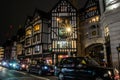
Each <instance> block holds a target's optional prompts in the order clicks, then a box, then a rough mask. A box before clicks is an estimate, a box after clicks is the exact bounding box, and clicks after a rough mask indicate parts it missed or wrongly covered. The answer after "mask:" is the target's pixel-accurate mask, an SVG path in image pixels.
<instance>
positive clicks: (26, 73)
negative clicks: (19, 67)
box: [12, 70, 27, 75]
mask: <svg viewBox="0 0 120 80" xmlns="http://www.w3.org/2000/svg"><path fill="white" fill-rule="evenodd" d="M12 71H14V72H18V73H21V74H23V75H26V74H27V73H25V72H22V71H16V70H12Z"/></svg>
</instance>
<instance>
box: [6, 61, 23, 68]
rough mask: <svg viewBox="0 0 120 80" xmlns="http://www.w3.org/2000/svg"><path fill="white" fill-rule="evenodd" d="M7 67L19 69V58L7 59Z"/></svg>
mask: <svg viewBox="0 0 120 80" xmlns="http://www.w3.org/2000/svg"><path fill="white" fill-rule="evenodd" d="M8 68H9V69H15V70H20V69H21V65H20V61H19V60H9V61H8Z"/></svg>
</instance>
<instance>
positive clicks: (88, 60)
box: [75, 57, 100, 66]
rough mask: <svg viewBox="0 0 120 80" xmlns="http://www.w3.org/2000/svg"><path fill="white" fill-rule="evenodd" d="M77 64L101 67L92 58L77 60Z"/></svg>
mask: <svg viewBox="0 0 120 80" xmlns="http://www.w3.org/2000/svg"><path fill="white" fill-rule="evenodd" d="M75 59H76V63H81V64H86V65H89V66H100V65H99V64H98V63H97V62H96V61H95V60H94V59H92V58H79V57H78V58H75Z"/></svg>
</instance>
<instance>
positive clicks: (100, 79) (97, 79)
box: [95, 77, 103, 80]
mask: <svg viewBox="0 0 120 80" xmlns="http://www.w3.org/2000/svg"><path fill="white" fill-rule="evenodd" d="M95 80H103V79H102V78H101V77H96V78H95Z"/></svg>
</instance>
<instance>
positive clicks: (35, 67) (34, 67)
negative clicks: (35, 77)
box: [27, 62, 54, 75]
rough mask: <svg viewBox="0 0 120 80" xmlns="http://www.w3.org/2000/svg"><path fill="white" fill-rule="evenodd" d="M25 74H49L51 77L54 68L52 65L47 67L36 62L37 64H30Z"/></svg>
mask: <svg viewBox="0 0 120 80" xmlns="http://www.w3.org/2000/svg"><path fill="white" fill-rule="evenodd" d="M27 72H30V73H37V74H39V75H43V74H48V73H50V74H51V75H53V74H54V68H53V66H52V65H48V64H46V63H44V62H37V63H32V64H30V65H29V66H28V68H27Z"/></svg>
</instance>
